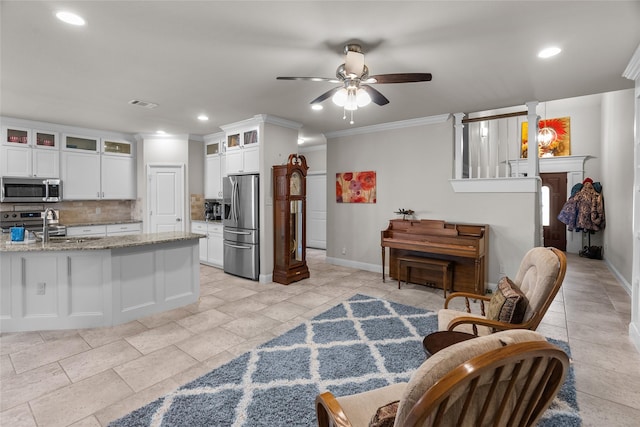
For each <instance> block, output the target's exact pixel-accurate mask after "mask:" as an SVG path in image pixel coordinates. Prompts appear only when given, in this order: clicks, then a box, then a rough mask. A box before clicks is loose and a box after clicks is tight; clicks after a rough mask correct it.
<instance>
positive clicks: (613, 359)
mask: <svg viewBox="0 0 640 427" xmlns="http://www.w3.org/2000/svg"><path fill="white" fill-rule="evenodd" d="M570 345H571V356H572V357H573V360H574V361H576V362H582V363H592V364H596V363H597V366H598V367H599V368H603V369H607V370H609V371H615V372H620V373H625V374H629V375H630V376H632V377H637V378H638V379H640V354H638V353H636V352H635V351H625V350H621V349H620V348H618V347H615V346H610V345H602V344H596V343H594V342H592V341H584V340H579V339H575V338H574V339H571V342H570ZM596 361H597V362H596ZM639 386H640V383H639ZM639 389H640V387H639ZM639 391H640V390H639Z"/></svg>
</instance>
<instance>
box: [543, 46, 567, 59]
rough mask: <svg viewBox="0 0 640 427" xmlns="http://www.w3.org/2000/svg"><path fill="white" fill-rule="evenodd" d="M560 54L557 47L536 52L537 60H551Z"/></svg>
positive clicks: (560, 50)
mask: <svg viewBox="0 0 640 427" xmlns="http://www.w3.org/2000/svg"><path fill="white" fill-rule="evenodd" d="M560 52H562V49H560V48H559V47H557V46H552V47H547V48H544V49H542V50H541V51H540V52H538V58H551V57H552V56H556V55H557V54H559V53H560Z"/></svg>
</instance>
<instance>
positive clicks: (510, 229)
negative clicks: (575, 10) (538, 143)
mask: <svg viewBox="0 0 640 427" xmlns="http://www.w3.org/2000/svg"><path fill="white" fill-rule="evenodd" d="M633 105H634V103H633V90H626V91H619V92H612V93H607V94H596V95H589V96H584V97H576V98H570V99H563V100H556V101H549V102H548V103H547V105H546V117H547V118H555V117H564V116H569V117H570V118H571V155H576V156H578V155H583V156H592V158H590V159H589V160H587V161H586V163H585V177H587V176H588V177H591V178H592V179H593V180H594V181H600V182H601V183H602V185H603V194H604V197H605V208H606V215H607V226H606V228H605V230H604V231H603V232H599V233H596V234H595V235H593V236H592V239H591V244H592V245H603V246H605V250H604V255H605V258H606V260H607V262H608V263H609V264H610V266H612V268H613V269H614V272H615V273H616V274H618V276H619V278H620V279H621V280H622V281H623V282H625V281H626V282H627V283H630V281H631V268H632V265H633V259H632V251H631V246H630V245H631V243H630V242H631V239H632V208H631V196H632V187H633V185H632V182H633V164H632V159H633ZM538 114H539V115H540V116H541V117H542V118H544V117H545V110H544V104H542V105H541V106H539V107H538ZM355 133H356V132H354V134H353V135H350V136H341V137H333V138H328V139H327V176H328V177H334V176H335V173H337V172H347V171H363V170H375V171H376V172H377V179H378V194H377V203H376V204H373V205H367V204H346V203H345V204H340V203H336V201H335V196H334V190H333V188H334V185H335V184H334V182H333V178H330V179H328V180H327V191H328V198H327V200H328V206H327V256H328V257H329V259H330V260H332V261H334V262H337V263H342V264H344V265H353V266H356V267H360V268H364V269H369V270H374V271H379V270H380V262H381V260H380V252H381V251H380V230H382V229H384V228H386V227H387V224H388V221H389V219H391V218H396V217H397V216H396V215H394V214H393V212H394V211H397V210H398V208H405V209H413V210H414V211H416V217H417V218H418V219H442V220H446V221H450V222H472V223H486V224H489V225H490V227H491V233H490V241H489V248H490V249H489V258H488V265H489V268H488V272H489V276H488V281H489V283H495V282H496V281H497V278H498V277H499V275H500V273H503V272H501V271H500V264H504V266H505V268H504V269H505V271H504V273H506V274H508V275H511V274H515V271H516V270H517V267H518V265H519V263H520V259H521V258H522V256H523V255H524V253H525V252H526V251H527V250H528V249H529V248H531V246H533V240H532V236H533V235H534V230H533V225H532V224H533V215H532V212H533V211H534V209H536V202H535V198H534V196H533V195H531V194H519V193H475V194H474V193H454V192H453V191H452V189H451V186H450V184H449V182H448V179H449V177H451V176H452V163H453V153H452V151H453V149H452V147H453V143H452V141H453V125H452V123H451V121H447V122H446V123H442V124H435V125H423V126H418V127H411V128H402V129H394V130H388V131H376V132H374V133H362V134H355ZM305 155H306V153H305ZM568 233H571V232H568ZM580 235H581V237H582V233H580ZM585 244H586V238H585ZM343 248H344V249H345V250H346V254H345V255H342V249H343Z"/></svg>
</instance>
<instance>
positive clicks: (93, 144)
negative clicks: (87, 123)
mask: <svg viewBox="0 0 640 427" xmlns="http://www.w3.org/2000/svg"><path fill="white" fill-rule="evenodd" d="M62 148H63V149H65V150H82V151H94V152H96V153H97V152H98V150H99V148H100V145H99V144H98V138H93V137H88V136H80V135H69V134H65V135H63V136H62Z"/></svg>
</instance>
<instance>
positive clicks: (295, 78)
mask: <svg viewBox="0 0 640 427" xmlns="http://www.w3.org/2000/svg"><path fill="white" fill-rule="evenodd" d="M276 79H277V80H308V81H312V82H331V83H340V81H339V80H337V79H335V78H331V79H330V78H328V77H276Z"/></svg>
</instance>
